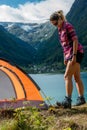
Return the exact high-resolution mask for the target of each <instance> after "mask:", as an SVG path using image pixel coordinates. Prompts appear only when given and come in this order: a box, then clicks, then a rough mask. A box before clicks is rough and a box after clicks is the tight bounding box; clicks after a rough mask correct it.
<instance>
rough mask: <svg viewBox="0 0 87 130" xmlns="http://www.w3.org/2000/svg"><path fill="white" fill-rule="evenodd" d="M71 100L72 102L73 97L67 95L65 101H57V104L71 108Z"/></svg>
mask: <svg viewBox="0 0 87 130" xmlns="http://www.w3.org/2000/svg"><path fill="white" fill-rule="evenodd" d="M71 102H72V100H71V98H70V97H66V96H65V98H64V101H63V102H61V103H60V104H59V102H58V103H56V104H57V105H58V106H59V105H60V106H63V108H69V109H71Z"/></svg>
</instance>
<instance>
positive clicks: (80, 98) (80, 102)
mask: <svg viewBox="0 0 87 130" xmlns="http://www.w3.org/2000/svg"><path fill="white" fill-rule="evenodd" d="M85 103H86V101H85V98H84V97H83V96H80V97H78V98H77V102H76V106H80V105H82V104H85Z"/></svg>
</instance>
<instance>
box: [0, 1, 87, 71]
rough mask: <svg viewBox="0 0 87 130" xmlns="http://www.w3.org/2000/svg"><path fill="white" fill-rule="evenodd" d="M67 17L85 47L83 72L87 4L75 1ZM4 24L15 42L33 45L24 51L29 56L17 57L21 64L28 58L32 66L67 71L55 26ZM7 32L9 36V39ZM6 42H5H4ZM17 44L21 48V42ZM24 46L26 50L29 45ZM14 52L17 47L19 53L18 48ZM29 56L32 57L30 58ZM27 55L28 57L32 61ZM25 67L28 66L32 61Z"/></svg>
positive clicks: (85, 64) (86, 2)
mask: <svg viewBox="0 0 87 130" xmlns="http://www.w3.org/2000/svg"><path fill="white" fill-rule="evenodd" d="M66 17H67V20H68V21H69V22H70V23H72V24H73V25H74V27H75V29H76V32H77V35H78V38H79V42H81V43H82V45H83V46H84V50H85V56H84V60H83V62H82V68H87V62H86V61H87V43H86V41H87V30H86V28H87V23H86V21H87V1H86V0H75V2H74V3H73V5H72V7H71V9H70V11H69V13H68V14H67V16H66ZM0 24H1V25H2V26H3V27H4V28H5V29H6V31H7V32H9V33H10V34H9V35H11V38H13V39H14V40H15V42H17V38H20V39H21V40H22V42H23V41H25V42H26V43H27V44H26V46H28V45H29V46H28V47H29V50H28V48H27V47H26V48H27V51H24V52H27V54H25V53H23V54H22V53H20V54H19V53H18V54H15V57H16V56H17V55H19V56H20V55H21V58H20V62H23V60H24V59H25V58H26V61H27V60H30V61H29V62H30V63H32V62H33V63H34V64H36V65H37V64H38V65H44V66H45V65H47V66H49V67H50V68H54V69H55V68H57V69H58V70H60V69H63V68H64V65H63V53H62V49H61V45H60V43H59V40H58V32H57V29H56V28H55V27H54V26H52V25H51V23H50V22H45V23H40V24H37V23H5V22H4V23H0ZM7 32H6V34H5V35H8V33H7ZM5 37H6V39H9V38H8V36H5ZM16 37H17V38H16ZM15 38H16V39H15ZM6 39H3V41H4V40H6ZM18 40H19V39H18ZM5 43H6V42H5ZM10 44H12V42H10ZM16 44H18V45H20V44H19V42H18V43H16ZM21 45H23V46H25V43H23V44H21ZM12 46H15V44H12ZM23 46H22V48H23ZM31 46H32V47H33V49H34V50H33V51H31V49H30V47H31ZM14 48H15V47H13V48H12V50H14V52H15V50H16V49H17V47H16V48H15V49H14ZM3 49H4V47H3ZM6 51H8V48H6ZM32 52H33V53H32ZM10 53H11V52H10ZM29 53H30V55H28V54H29ZM3 54H4V53H3ZM8 55H9V53H8ZM25 55H27V56H28V58H29V59H28V58H27V56H25ZM31 55H33V56H32V59H31V58H30V57H31ZM7 57H10V58H12V55H9V56H7ZM23 58H24V59H23ZM16 60H17V62H19V60H18V59H17V58H16ZM23 63H28V61H27V62H23ZM42 68H43V67H42Z"/></svg>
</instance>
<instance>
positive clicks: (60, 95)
mask: <svg viewBox="0 0 87 130" xmlns="http://www.w3.org/2000/svg"><path fill="white" fill-rule="evenodd" d="M30 76H31V77H32V78H33V79H34V81H35V82H36V83H37V84H38V85H39V87H40V88H41V90H42V91H43V92H44V93H45V95H46V96H47V97H50V98H52V99H51V100H50V102H51V104H55V103H56V101H62V100H63V99H64V96H65V82H64V77H63V74H30ZM81 79H82V81H83V84H84V95H85V98H86V101H87V72H82V73H81ZM77 97H78V93H77V90H76V86H75V82H74V79H73V94H72V103H73V104H75V102H76V99H77Z"/></svg>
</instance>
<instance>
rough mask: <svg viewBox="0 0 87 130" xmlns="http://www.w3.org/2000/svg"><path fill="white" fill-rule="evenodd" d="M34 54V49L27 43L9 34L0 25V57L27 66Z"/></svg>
mask: <svg viewBox="0 0 87 130" xmlns="http://www.w3.org/2000/svg"><path fill="white" fill-rule="evenodd" d="M34 54H35V50H34V49H33V48H32V47H31V46H30V45H29V44H27V43H25V42H23V41H22V40H20V39H18V38H16V37H14V36H13V35H11V34H9V33H8V32H7V31H6V30H5V29H4V28H3V27H2V26H0V58H5V59H7V60H10V61H12V62H13V63H16V64H18V65H21V66H23V65H25V66H27V65H28V64H31V63H32V62H33V60H34ZM31 57H32V58H31Z"/></svg>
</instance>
